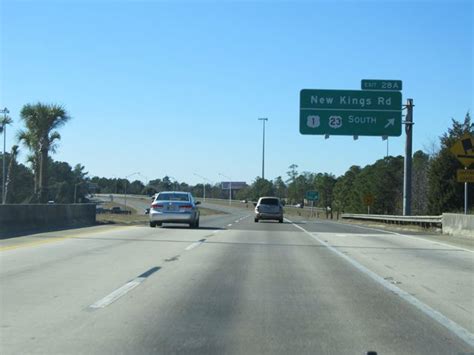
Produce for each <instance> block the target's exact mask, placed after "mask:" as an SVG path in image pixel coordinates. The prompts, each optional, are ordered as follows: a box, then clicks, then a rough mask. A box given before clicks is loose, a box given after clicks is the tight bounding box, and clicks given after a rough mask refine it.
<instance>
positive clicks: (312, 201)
mask: <svg viewBox="0 0 474 355" xmlns="http://www.w3.org/2000/svg"><path fill="white" fill-rule="evenodd" d="M313 206H314V200H311V218H313Z"/></svg>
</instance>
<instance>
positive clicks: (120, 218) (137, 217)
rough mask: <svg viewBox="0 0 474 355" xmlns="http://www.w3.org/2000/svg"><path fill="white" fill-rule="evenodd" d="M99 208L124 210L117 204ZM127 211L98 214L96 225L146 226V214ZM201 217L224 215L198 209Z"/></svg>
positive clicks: (108, 203) (103, 205) (107, 203)
mask: <svg viewBox="0 0 474 355" xmlns="http://www.w3.org/2000/svg"><path fill="white" fill-rule="evenodd" d="M101 206H102V207H103V208H105V209H111V208H112V207H120V208H121V209H122V210H124V209H125V205H122V204H120V203H117V202H104V203H103V204H101ZM127 210H129V211H131V212H132V213H131V214H115V213H99V214H97V216H96V221H97V223H98V224H124V225H134V224H148V222H149V217H148V215H146V214H138V213H137V211H136V210H135V209H134V208H132V207H130V206H127ZM199 211H200V213H201V216H211V215H217V214H224V212H221V211H216V210H212V209H209V208H202V207H199Z"/></svg>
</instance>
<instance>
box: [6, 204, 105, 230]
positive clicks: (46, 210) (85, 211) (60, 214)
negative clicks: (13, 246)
mask: <svg viewBox="0 0 474 355" xmlns="http://www.w3.org/2000/svg"><path fill="white" fill-rule="evenodd" d="M95 209H96V207H95V204H68V205H61V204H54V205H43V204H37V205H0V232H3V231H17V230H18V231H21V230H35V229H44V228H56V227H73V226H78V225H92V224H95Z"/></svg>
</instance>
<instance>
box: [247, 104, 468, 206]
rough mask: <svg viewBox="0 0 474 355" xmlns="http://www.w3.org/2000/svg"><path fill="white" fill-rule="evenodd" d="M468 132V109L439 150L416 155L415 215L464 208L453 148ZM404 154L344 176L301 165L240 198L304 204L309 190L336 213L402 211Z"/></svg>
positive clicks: (255, 184)
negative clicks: (275, 198) (270, 198)
mask: <svg viewBox="0 0 474 355" xmlns="http://www.w3.org/2000/svg"><path fill="white" fill-rule="evenodd" d="M465 134H471V135H473V134H474V124H473V122H472V121H471V117H470V114H469V112H468V113H467V114H466V116H465V118H464V120H463V121H457V120H455V119H453V120H452V126H451V127H450V128H449V129H448V131H447V132H446V133H444V134H443V135H442V136H441V137H440V138H439V148H438V149H436V150H435V151H432V152H430V153H426V152H423V151H421V150H419V151H417V152H415V153H414V154H413V167H412V213H413V214H415V215H439V214H441V213H443V212H461V211H462V210H463V206H464V184H462V183H459V182H457V181H456V171H457V170H458V169H462V168H463V166H462V165H461V163H460V162H459V161H458V160H457V159H456V157H455V156H454V155H453V154H452V153H451V152H450V148H451V147H452V146H453V144H454V143H455V142H456V141H458V140H459V139H460V138H461V137H462V136H464V135H465ZM403 164H404V158H403V157H402V156H396V157H393V156H388V157H385V158H383V159H380V160H377V161H376V162H375V163H374V164H369V165H367V166H365V167H360V166H357V165H353V166H351V167H350V168H349V169H348V170H347V171H346V172H345V173H344V174H343V175H341V176H339V177H336V176H335V175H333V174H329V173H313V172H301V173H300V172H298V166H297V165H296V164H292V165H290V166H289V167H288V172H287V177H286V180H283V178H282V177H281V176H279V177H277V178H276V179H275V180H273V181H269V180H264V179H261V178H259V177H257V178H256V179H255V180H254V182H253V183H252V184H251V185H250V186H249V187H248V188H246V189H244V190H242V191H240V192H239V194H238V198H239V199H250V200H255V199H257V198H258V197H259V196H264V195H265V196H278V197H280V198H283V199H284V200H285V201H286V202H287V203H289V204H296V203H302V204H304V203H305V202H307V201H305V199H304V198H305V194H306V192H307V191H318V192H319V200H318V201H317V202H316V204H315V206H317V207H322V208H328V207H329V208H330V209H331V210H333V211H336V212H338V213H367V211H368V208H367V207H368V204H370V212H371V213H374V214H402V211H403V170H404V167H403ZM468 186H469V187H468V189H469V191H468V198H469V201H468V206H471V209H472V205H473V202H474V186H473V184H469V185H468Z"/></svg>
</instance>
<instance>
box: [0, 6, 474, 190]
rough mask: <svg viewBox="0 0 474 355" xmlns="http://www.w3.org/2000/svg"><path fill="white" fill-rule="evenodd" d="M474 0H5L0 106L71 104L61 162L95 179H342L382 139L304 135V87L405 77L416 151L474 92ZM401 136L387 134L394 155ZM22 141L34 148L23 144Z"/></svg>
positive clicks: (380, 146) (378, 149) (468, 105)
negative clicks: (315, 175) (292, 171)
mask: <svg viewBox="0 0 474 355" xmlns="http://www.w3.org/2000/svg"><path fill="white" fill-rule="evenodd" d="M473 17H474V16H473V5H472V2H471V1H446V2H441V1H434V2H431V1H430V2H429V1H421V2H412V1H398V2H388V1H305V2H299V1H292V2H270V1H259V2H252V1H232V2H231V1H221V2H217V1H213V2H210V1H208V2H199V1H192V2H189V1H188V2H183V1H166V2H161V1H110V0H108V1H105V0H103V1H50V2H47V1H11V0H3V1H2V2H1V15H0V22H1V47H0V52H1V67H0V68H1V73H0V74H1V80H0V90H1V92H0V106H1V107H5V106H6V107H8V108H9V109H10V111H11V116H12V118H13V119H14V120H15V122H14V125H13V126H12V127H11V128H9V131H8V134H7V149H8V148H9V147H10V146H11V145H12V144H14V143H15V139H14V133H15V132H16V131H18V129H20V128H21V122H20V120H19V112H20V110H21V107H22V105H24V104H26V103H34V102H38V101H41V102H46V103H58V104H62V105H64V106H65V107H66V108H67V110H68V111H69V112H70V114H71V116H72V117H73V119H72V120H71V121H70V122H69V123H68V124H67V125H66V126H65V127H63V128H62V129H61V131H60V132H61V135H62V140H61V143H60V146H59V150H58V152H57V154H55V155H54V159H56V160H61V161H67V162H69V163H70V164H71V165H74V164H77V163H81V164H84V165H85V166H86V170H88V171H89V173H90V174H91V175H99V176H109V177H112V176H119V177H124V176H126V175H128V174H131V173H133V172H137V171H139V172H141V174H142V177H140V176H136V177H137V178H141V179H144V178H143V176H146V177H148V178H156V177H163V176H164V175H165V174H168V175H170V176H173V177H175V178H176V179H178V180H180V181H181V180H184V181H187V182H191V183H196V182H198V181H199V178H197V177H196V176H195V175H193V173H198V174H200V175H203V176H205V177H207V178H208V179H210V180H212V181H219V180H222V177H221V176H219V175H218V174H219V173H223V174H225V175H228V176H230V177H232V179H233V180H244V181H248V182H250V181H252V180H253V179H254V178H255V177H256V176H258V175H260V173H261V144H262V141H261V135H262V127H261V122H259V121H257V118H258V117H268V118H269V121H268V125H267V137H266V138H267V145H266V151H267V154H266V174H265V175H266V177H267V178H275V177H276V176H279V175H282V176H286V171H287V170H288V169H287V168H288V166H289V165H290V164H293V163H295V164H297V165H298V166H299V169H298V170H299V171H311V172H331V173H334V174H336V175H340V174H343V173H344V172H345V171H346V170H347V169H348V168H349V167H350V166H351V165H361V166H364V165H366V164H370V163H373V162H374V161H375V160H377V159H380V158H383V156H384V155H385V154H386V143H385V142H383V141H382V139H381V138H377V137H360V138H359V140H357V141H354V140H353V139H352V137H331V138H330V139H328V140H325V139H324V137H321V136H302V135H300V133H299V112H298V108H299V91H300V90H301V89H303V88H315V89H316V88H318V89H354V90H358V89H360V80H361V79H368V78H377V79H400V80H403V92H402V94H403V101H404V102H405V101H406V99H407V98H409V97H410V98H413V99H414V102H415V111H414V120H415V127H414V150H418V149H423V148H426V147H429V146H430V145H431V144H432V142H435V141H437V137H438V136H440V135H441V134H442V133H444V132H445V131H446V130H447V128H448V127H449V125H450V121H451V118H452V117H454V118H457V119H463V118H464V115H465V114H466V112H467V111H468V110H472V108H473V103H474V91H473V82H474V80H473V23H474V22H473V20H474V18H473ZM404 140H405V136H404V134H403V135H402V136H401V137H397V138H390V140H389V150H390V154H391V155H401V154H403V151H404ZM23 151H24V150H23Z"/></svg>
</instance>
